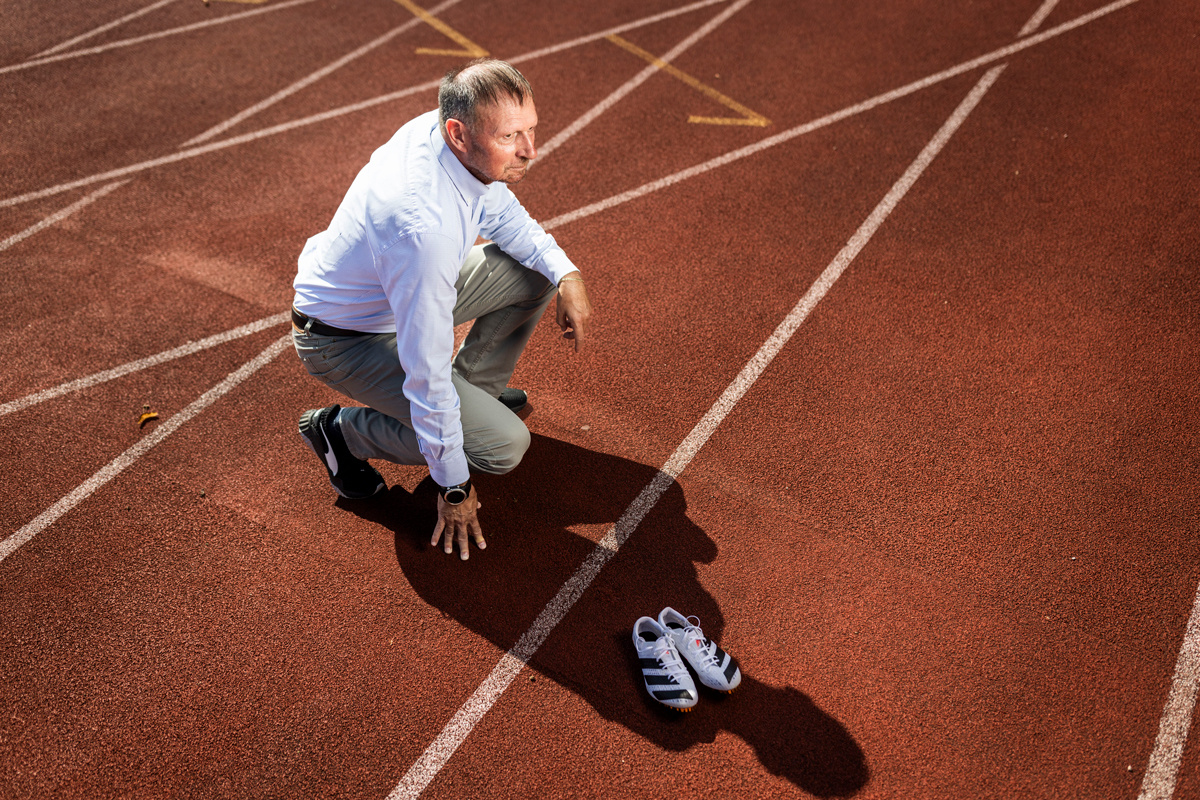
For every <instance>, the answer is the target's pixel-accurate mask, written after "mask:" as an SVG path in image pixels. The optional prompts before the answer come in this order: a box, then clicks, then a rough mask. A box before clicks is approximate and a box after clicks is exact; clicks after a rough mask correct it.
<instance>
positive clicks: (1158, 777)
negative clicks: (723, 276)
mask: <svg viewBox="0 0 1200 800" xmlns="http://www.w3.org/2000/svg"><path fill="white" fill-rule="evenodd" d="M1197 689H1200V589H1198V590H1197V592H1196V600H1195V602H1194V603H1193V604H1192V615H1191V617H1190V618H1189V619H1188V624H1187V630H1186V631H1185V632H1184V634H1183V645H1182V646H1181V647H1180V649H1179V658H1178V659H1177V660H1176V662H1175V677H1174V678H1173V679H1172V680H1171V692H1170V694H1168V695H1167V704H1166V707H1164V708H1163V713H1162V719H1161V720H1160V721H1159V723H1158V737H1157V738H1156V739H1155V741H1154V752H1153V753H1151V755H1150V764H1149V766H1147V767H1146V774H1145V775H1144V776H1143V777H1142V791H1141V793H1140V794H1139V795H1138V800H1171V797H1172V795H1174V794H1175V781H1176V779H1177V778H1178V776H1179V766H1180V764H1181V763H1182V762H1183V746H1184V745H1185V744H1187V737H1188V729H1190V728H1191V727H1192V714H1193V713H1194V711H1195V708H1196V691H1197Z"/></svg>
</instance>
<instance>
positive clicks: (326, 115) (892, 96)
mask: <svg viewBox="0 0 1200 800" xmlns="http://www.w3.org/2000/svg"><path fill="white" fill-rule="evenodd" d="M1137 2H1140V0H1116V2H1113V3H1110V4H1109V5H1106V6H1104V7H1103V8H1099V9H1097V10H1095V11H1092V12H1090V13H1088V14H1084V15H1083V16H1081V17H1078V18H1076V19H1074V20H1071V21H1070V22H1065V23H1063V24H1062V25H1058V26H1057V27H1054V28H1050V29H1049V30H1046V31H1043V32H1042V33H1039V34H1037V35H1035V36H1030V37H1028V38H1025V39H1022V40H1021V41H1019V42H1017V43H1015V44H1011V45H1008V46H1006V47H1001V48H999V49H997V50H993V51H992V52H990V53H987V54H985V55H982V56H979V57H978V58H973V59H971V60H970V61H964V62H963V63H961V64H959V65H957V66H954V67H951V68H949V69H946V70H942V71H941V72H938V73H936V74H934V75H930V76H929V77H927V78H923V79H922V80H919V81H914V82H913V83H910V84H907V85H906V86H902V87H900V88H899V89H895V90H893V91H890V92H885V93H884V94H881V95H877V96H875V97H873V98H871V99H869V100H864V101H863V102H861V103H856V104H855V105H852V106H849V107H847V108H845V109H842V110H841V111H837V112H835V113H833V114H829V115H827V116H824V117H821V118H820V119H818V120H814V121H813V122H809V123H806V124H804V125H799V126H797V127H795V128H791V129H790V130H787V131H784V132H782V133H777V134H775V135H774V136H771V137H769V138H767V139H764V140H762V141H760V142H758V143H756V144H753V145H750V146H748V147H745V148H742V149H740V150H734V151H733V152H731V153H728V154H726V155H724V156H720V157H719V158H716V159H713V160H711V161H706V162H704V163H703V164H700V165H698V166H696V167H692V168H691V169H689V170H684V171H682V172H678V173H675V175H673V176H668V177H667V178H664V179H662V181H666V182H665V183H663V182H661V181H655V182H654V183H649V184H646V185H645V186H643V187H640V188H639V189H634V190H632V192H633V193H632V194H631V193H628V192H626V193H623V194H620V195H615V196H614V198H610V200H614V201H615V202H613V203H612V205H616V204H618V203H622V202H626V201H627V200H630V199H633V197H640V196H641V195H642V194H645V193H646V191H645V190H646V189H647V187H657V188H662V187H663V186H669V185H671V184H672V183H678V182H679V181H680V180H685V179H686V178H689V177H692V176H694V175H699V174H701V173H703V172H707V171H708V170H710V169H713V168H714V167H717V166H721V165H722V164H727V163H729V162H731V161H736V160H738V159H739V158H744V157H745V156H747V155H751V154H753V153H757V152H760V151H762V150H765V149H767V148H768V147H773V146H775V145H777V144H780V143H782V142H786V141H788V140H790V139H794V138H795V137H797V136H802V135H804V134H806V133H810V132H811V131H814V130H816V129H818V128H822V127H825V126H826V125H830V124H832V123H834V122H838V121H840V120H843V119H846V118H847V117H851V116H854V115H855V114H861V113H863V112H864V111H868V110H870V109H873V108H876V107H877V106H880V105H883V104H884V103H888V102H891V101H892V100H896V99H899V98H901V97H905V96H907V95H910V94H912V93H914V92H917V91H920V90H921V89H926V88H928V87H930V86H933V85H935V84H937V83H941V82H943V81H947V80H950V79H951V78H954V77H957V76H959V75H962V74H963V73H966V72H971V71H972V70H975V69H978V68H979V67H983V66H987V65H989V64H992V63H994V62H996V61H1000V60H1002V59H1004V58H1007V57H1009V56H1011V55H1013V54H1014V53H1019V52H1020V51H1022V50H1026V49H1028V48H1030V47H1033V46H1035V45H1039V44H1041V43H1042V42H1045V41H1047V40H1049V39H1053V38H1055V37H1057V36H1060V35H1062V34H1064V33H1067V32H1069V31H1072V30H1074V29H1076V28H1079V27H1081V26H1083V25H1086V24H1088V23H1089V22H1094V21H1095V20H1097V19H1099V18H1101V17H1103V16H1106V15H1108V14H1111V13H1112V12H1114V11H1118V10H1120V9H1122V8H1125V7H1126V6H1130V5H1133V4H1134V3H1137ZM619 30H620V29H618V28H613V29H612V31H614V32H619ZM605 35H607V34H605ZM592 38H604V36H603V35H596V36H595V37H592ZM511 61H514V62H515V61H516V59H511ZM437 83H438V82H437V81H431V82H430V83H427V84H423V85H421V86H414V87H410V88H408V89H402V90H400V91H397V92H393V93H391V94H387V95H382V96H380V97H376V98H373V99H370V100H364V101H362V102H360V103H354V104H352V105H348V106H342V107H341V108H336V109H333V110H331V111H326V112H323V113H320V114H314V115H313V116H310V117H304V118H302V119H297V120H293V121H291V122H285V123H283V124H281V125H275V126H273V127H270V128H263V129H261V130H258V131H253V132H251V133H247V134H244V135H242V136H235V137H233V138H231V139H222V140H220V141H217V142H210V143H209V144H206V145H201V146H199V147H193V148H191V149H189V150H181V151H180V152H178V153H173V154H171V155H168V156H162V157H160V158H154V159H151V160H149V161H143V162H141V163H140V164H133V165H131V166H128V167H122V168H120V169H114V170H109V171H108V172H102V173H99V174H96V175H91V176H89V177H87V178H80V179H78V180H74V181H69V182H67V183H60V184H58V185H57V186H51V187H49V188H46V189H39V190H37V191H33V192H29V193H27V194H22V195H17V196H15V197H9V198H7V199H4V200H0V208H7V207H9V206H15V205H19V204H21V203H27V202H29V201H31V200H40V199H41V198H43V197H50V196H53V195H56V194H60V193H62V192H66V191H70V190H71V189H78V188H80V187H83V186H90V185H91V184H93V183H101V182H103V181H110V180H114V179H116V178H123V177H125V176H127V175H132V174H135V173H138V172H143V171H145V170H148V169H153V168H154V167H161V166H164V165H167V164H174V163H176V162H178V161H184V160H187V159H191V158H196V157H197V156H200V155H204V154H206V153H212V152H216V151H218V150H224V149H226V148H229V147H234V146H236V145H240V144H246V143H248V142H254V141H258V140H259V139H264V138H266V137H269V136H275V135H277V134H281V133H285V132H287V131H291V130H295V129H297V128H302V127H306V126H308V125H313V124H315V123H318V122H324V121H325V120H329V119H334V118H336V117H340V116H343V115H345V114H350V113H352V112H355V111H361V110H363V109H367V108H371V107H372V106H376V105H379V104H381V103H387V102H391V101H392V100H396V99H399V98H401V97H407V96H408V95H410V94H415V93H416V92H419V91H424V90H426V89H431V88H433V87H435V86H437ZM650 191H653V189H650ZM621 198H623V199H621ZM602 202H607V201H602ZM606 207H611V206H606ZM580 212H581V213H580V216H588V215H589V214H593V213H595V210H594V209H593V207H592V206H587V207H585V208H583V209H580ZM572 213H575V212H572ZM567 216H568V215H563V216H562V217H556V219H560V220H566V218H567ZM576 218H578V217H576Z"/></svg>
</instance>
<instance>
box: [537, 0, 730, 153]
mask: <svg viewBox="0 0 1200 800" xmlns="http://www.w3.org/2000/svg"><path fill="white" fill-rule="evenodd" d="M749 4H750V0H738V1H737V2H736V3H734V4H733V5H731V6H729V8H726V9H725V10H724V11H722V12H721V13H720V14H717V15H716V16H715V17H713V18H712V19H711V20H709V21H708V22H707V23H705V24H704V25H702V26H701V27H700V28H699V29H698V30H697V31H696V32H695V33H693V34H692V35H691V36H689V37H687V38H686V39H684V40H683V41H682V42H680V43H679V44H677V45H675V47H673V48H672V49H671V51H670V52H669V53H667V54H666V55H664V56H663V57H662V60H663V61H665V62H667V63H670V62H671V61H672V60H674V59H675V58H678V57H679V55H680V54H682V53H683V52H685V51H686V50H687V49H688V48H689V47H691V46H692V45H694V44H695V43H696V42H698V41H700V40H701V39H703V38H704V37H705V36H707V35H708V34H710V33H712V32H713V31H715V30H716V29H717V28H718V27H720V26H721V24H722V23H724V22H725V21H726V20H728V19H729V18H730V17H732V16H733V15H734V14H736V13H737V12H739V11H741V10H742V9H743V8H745V7H746V6H747V5H749ZM659 71H660V70H659V68H658V67H656V66H654V65H653V64H651V65H650V66H648V67H646V68H645V69H643V70H642V71H641V72H639V73H638V74H637V75H634V76H633V77H632V78H630V79H629V80H628V81H626V82H625V83H624V84H623V85H622V86H620V87H619V88H618V89H617V90H616V91H614V92H613V93H612V94H610V95H609V96H608V97H606V98H604V99H603V100H601V101H600V102H599V103H597V104H596V105H594V106H592V108H591V109H590V110H588V111H587V112H585V113H584V114H583V116H581V117H579V119H577V120H575V121H574V122H572V123H571V124H570V125H568V126H567V127H566V128H564V129H562V130H561V131H559V132H558V133H557V134H556V135H555V136H554V137H553V138H552V139H550V141H548V142H546V143H545V144H544V145H542V146H541V147H539V148H538V151H539V153H540V154H541V156H542V157H543V158H544V157H545V156H548V155H550V154H551V153H553V152H554V151H555V150H556V149H558V148H559V147H560V146H561V145H562V144H563V143H564V142H566V141H567V140H568V139H570V138H571V137H572V136H574V135H575V134H577V133H579V132H580V131H581V130H583V129H584V128H586V127H587V126H588V125H590V124H591V123H592V122H594V121H595V120H596V119H597V118H599V117H600V115H601V114H603V113H604V112H606V111H608V110H609V109H610V108H612V107H613V106H614V105H616V104H617V102H618V101H620V100H621V98H623V97H625V96H626V95H628V94H629V93H630V92H632V91H633V90H634V89H636V88H637V87H639V86H641V85H642V84H643V83H645V82H646V81H647V80H648V79H649V78H650V76H652V75H654V74H655V73H657V72H659ZM536 163H537V162H536V161H535V162H533V163H531V164H530V166H533V164H536Z"/></svg>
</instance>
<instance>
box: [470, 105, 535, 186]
mask: <svg viewBox="0 0 1200 800" xmlns="http://www.w3.org/2000/svg"><path fill="white" fill-rule="evenodd" d="M536 127H537V110H536V109H535V108H534V107H533V100H528V99H527V100H526V101H525V102H524V103H522V104H521V105H517V103H515V102H514V101H513V100H511V99H509V98H504V99H502V100H500V102H498V103H496V104H494V105H491V106H486V107H484V108H480V109H478V111H477V116H476V121H475V129H474V130H467V131H466V133H465V138H466V142H467V153H466V156H465V158H464V159H463V163H464V164H465V166H466V168H467V169H468V170H469V171H470V172H471V174H472V175H474V176H475V177H476V178H478V179H479V180H480V181H482V182H484V183H492V182H493V181H502V182H504V183H509V184H513V183H518V182H520V180H521V179H522V178H524V177H525V173H526V171H528V169H529V162H530V161H532V160H533V159H534V158H536V157H537V148H536V147H535V146H534V144H533V129H534V128H536Z"/></svg>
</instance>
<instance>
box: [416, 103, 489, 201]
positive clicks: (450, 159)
mask: <svg viewBox="0 0 1200 800" xmlns="http://www.w3.org/2000/svg"><path fill="white" fill-rule="evenodd" d="M429 143H430V144H431V145H433V151H434V152H435V153H437V158H438V162H439V163H441V165H442V169H444V170H445V171H446V174H447V175H449V176H450V181H451V182H452V183H453V184H454V188H455V189H458V193H459V195H461V196H462V199H463V202H464V203H467V204H468V205H469V204H470V203H472V202H474V201H475V200H478V199H479V198H480V197H483V196H484V195H485V194H487V192H488V185H487V184H486V183H484V182H483V181H481V180H479V179H478V178H476V177H475V176H474V175H472V174H471V173H470V171H468V170H467V168H466V167H464V166H463V164H462V162H461V161H459V160H458V156H456V155H454V151H453V150H451V149H450V145H448V144H446V140H445V139H443V138H442V128H441V126H440V125H438V124H437V122H436V120H435V121H434V125H433V131H432V132H431V133H430V134H429Z"/></svg>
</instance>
